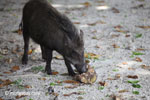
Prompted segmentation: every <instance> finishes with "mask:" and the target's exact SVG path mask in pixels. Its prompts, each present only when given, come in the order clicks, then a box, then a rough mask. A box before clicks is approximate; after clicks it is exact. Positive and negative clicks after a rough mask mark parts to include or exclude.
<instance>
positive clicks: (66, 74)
mask: <svg viewBox="0 0 150 100" xmlns="http://www.w3.org/2000/svg"><path fill="white" fill-rule="evenodd" d="M60 75H62V76H68V73H63V74H60Z"/></svg>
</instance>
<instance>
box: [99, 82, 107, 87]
mask: <svg viewBox="0 0 150 100" xmlns="http://www.w3.org/2000/svg"><path fill="white" fill-rule="evenodd" d="M99 84H100V85H101V86H107V85H108V84H107V83H106V82H101V81H100V82H99Z"/></svg>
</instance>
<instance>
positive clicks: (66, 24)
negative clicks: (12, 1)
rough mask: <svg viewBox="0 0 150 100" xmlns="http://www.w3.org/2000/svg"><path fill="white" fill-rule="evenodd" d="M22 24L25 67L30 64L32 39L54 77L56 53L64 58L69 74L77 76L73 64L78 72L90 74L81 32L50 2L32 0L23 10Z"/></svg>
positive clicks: (46, 69) (48, 72) (49, 72)
mask: <svg viewBox="0 0 150 100" xmlns="http://www.w3.org/2000/svg"><path fill="white" fill-rule="evenodd" d="M21 24H22V28H23V39H24V55H23V57H22V63H23V64H27V62H28V50H29V38H31V39H33V41H35V42H36V43H38V44H39V45H40V46H41V50H42V57H43V58H44V59H45V60H46V67H45V71H46V72H47V74H52V71H51V60H52V51H53V50H55V51H57V52H58V53H60V54H61V55H62V56H63V58H64V61H65V64H66V66H67V69H68V72H69V75H72V76H74V75H75V72H74V71H73V69H72V66H71V65H74V66H75V68H76V69H77V71H78V72H79V73H84V72H86V71H87V68H86V63H85V58H84V41H83V32H82V30H80V31H78V29H77V28H76V27H75V26H74V25H73V23H72V22H71V21H70V20H69V18H68V17H66V16H65V15H64V14H61V13H60V12H58V11H57V10H56V9H55V8H54V7H52V6H51V4H50V3H49V2H48V1H47V0H29V1H28V2H27V3H26V4H25V6H24V8H23V17H22V22H21Z"/></svg>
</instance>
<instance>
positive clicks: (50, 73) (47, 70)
mask: <svg viewBox="0 0 150 100" xmlns="http://www.w3.org/2000/svg"><path fill="white" fill-rule="evenodd" d="M45 72H46V73H47V74H48V75H52V72H51V70H50V69H48V68H47V67H46V68H45Z"/></svg>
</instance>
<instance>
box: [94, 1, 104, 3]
mask: <svg viewBox="0 0 150 100" xmlns="http://www.w3.org/2000/svg"><path fill="white" fill-rule="evenodd" d="M96 2H97V3H105V1H96Z"/></svg>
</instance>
